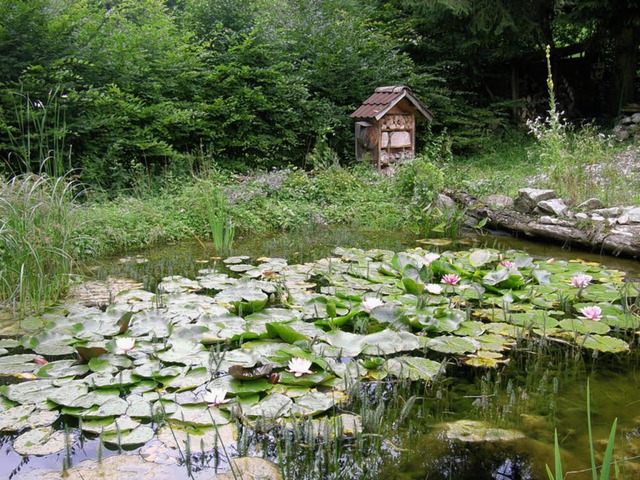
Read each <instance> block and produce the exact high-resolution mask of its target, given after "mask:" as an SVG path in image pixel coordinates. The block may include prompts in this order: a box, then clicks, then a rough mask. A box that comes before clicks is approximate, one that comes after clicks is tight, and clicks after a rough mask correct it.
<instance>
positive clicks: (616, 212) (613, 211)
mask: <svg viewBox="0 0 640 480" xmlns="http://www.w3.org/2000/svg"><path fill="white" fill-rule="evenodd" d="M622 212H623V210H622V208H620V207H611V208H600V209H597V210H594V211H593V212H591V213H593V214H595V215H601V216H603V217H604V218H613V217H618V216H620V215H622Z"/></svg>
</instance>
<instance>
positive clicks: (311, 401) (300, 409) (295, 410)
mask: <svg viewBox="0 0 640 480" xmlns="http://www.w3.org/2000/svg"><path fill="white" fill-rule="evenodd" d="M334 403H335V400H334V399H333V398H332V397H330V396H329V395H325V394H324V393H321V392H309V393H307V394H306V395H304V396H302V397H300V398H296V399H295V401H294V404H293V405H292V407H291V415H295V416H311V415H316V414H318V413H321V412H325V411H327V410H329V409H330V408H331V407H333V405H334Z"/></svg>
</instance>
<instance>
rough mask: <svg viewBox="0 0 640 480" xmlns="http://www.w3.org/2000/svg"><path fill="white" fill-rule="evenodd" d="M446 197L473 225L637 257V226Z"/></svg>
mask: <svg viewBox="0 0 640 480" xmlns="http://www.w3.org/2000/svg"><path fill="white" fill-rule="evenodd" d="M447 195H448V196H449V197H451V198H452V199H453V200H455V202H456V204H458V205H460V206H461V207H463V208H464V209H465V211H466V214H467V216H469V217H472V218H474V219H475V220H476V221H481V220H483V219H486V223H485V225H486V226H488V227H490V228H493V229H496V230H503V231H506V232H509V233H513V234H522V235H525V236H527V237H531V238H541V239H548V240H553V241H556V242H561V243H565V244H569V245H580V246H582V247H587V248H589V249H591V250H594V251H599V252H602V253H605V252H606V253H609V254H612V255H616V256H618V255H623V256H628V257H633V258H637V257H640V224H631V225H619V224H614V225H610V224H609V223H608V222H595V221H585V220H576V219H561V218H557V217H550V216H548V215H542V216H534V215H527V214H524V213H520V212H517V211H515V210H510V209H509V210H496V209H493V208H491V207H490V206H489V205H486V204H484V203H482V202H480V201H479V200H478V199H476V198H475V197H473V196H472V195H469V194H467V193H464V192H447Z"/></svg>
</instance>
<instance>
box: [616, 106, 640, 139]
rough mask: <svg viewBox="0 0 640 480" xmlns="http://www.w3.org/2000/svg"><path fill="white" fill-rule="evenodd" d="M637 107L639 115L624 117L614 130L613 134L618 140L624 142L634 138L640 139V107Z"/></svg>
mask: <svg viewBox="0 0 640 480" xmlns="http://www.w3.org/2000/svg"><path fill="white" fill-rule="evenodd" d="M637 107H638V112H637V113H634V114H633V115H627V116H625V117H622V118H621V119H620V121H619V122H618V124H617V125H616V126H615V127H614V128H613V133H614V135H615V136H616V137H617V138H618V140H621V141H624V140H629V139H630V138H634V137H635V138H640V105H637Z"/></svg>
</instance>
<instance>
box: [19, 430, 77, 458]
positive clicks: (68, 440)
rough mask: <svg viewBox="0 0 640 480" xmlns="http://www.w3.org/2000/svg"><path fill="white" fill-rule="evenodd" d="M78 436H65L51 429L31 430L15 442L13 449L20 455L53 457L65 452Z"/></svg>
mask: <svg viewBox="0 0 640 480" xmlns="http://www.w3.org/2000/svg"><path fill="white" fill-rule="evenodd" d="M76 436H77V435H76V434H75V433H69V434H65V432H63V431H59V430H58V431H55V430H53V429H52V428H51V427H41V428H35V429H33V430H29V431H27V432H25V433H23V434H22V435H20V436H19V437H17V438H16V439H15V440H14V441H13V449H14V450H15V451H16V452H17V453H19V454H20V455H25V456H29V455H36V456H43V455H51V454H53V453H56V452H60V451H62V450H64V449H65V448H66V447H67V446H68V445H73V443H74V442H75V441H76Z"/></svg>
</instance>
